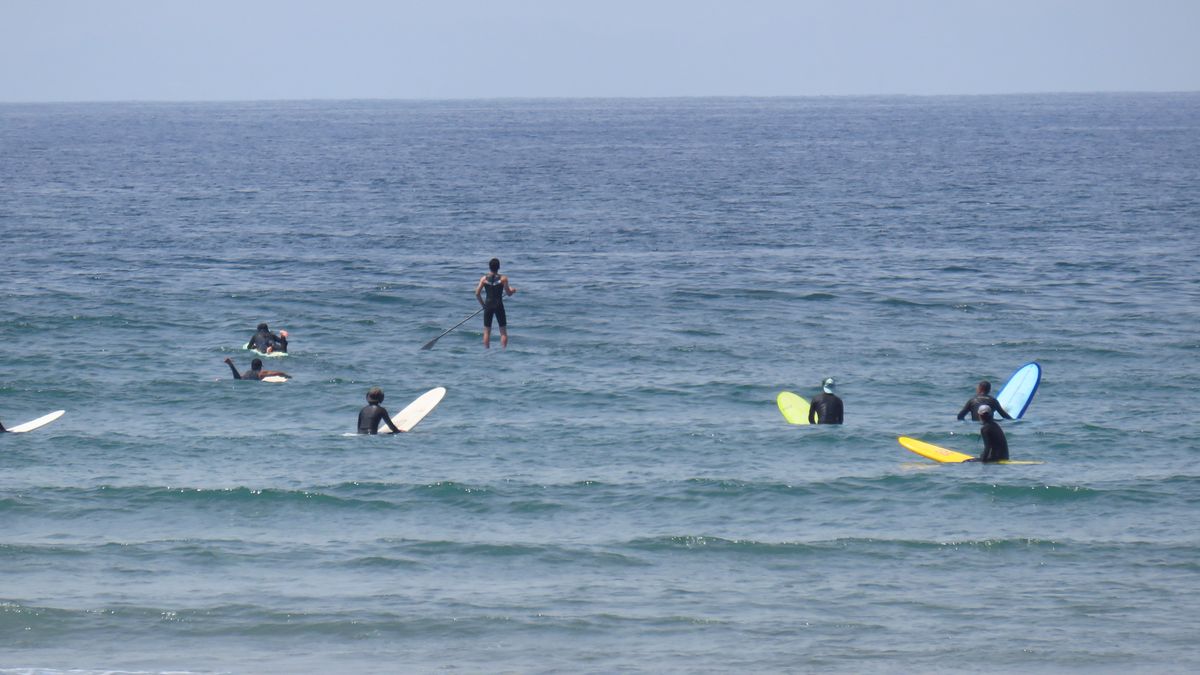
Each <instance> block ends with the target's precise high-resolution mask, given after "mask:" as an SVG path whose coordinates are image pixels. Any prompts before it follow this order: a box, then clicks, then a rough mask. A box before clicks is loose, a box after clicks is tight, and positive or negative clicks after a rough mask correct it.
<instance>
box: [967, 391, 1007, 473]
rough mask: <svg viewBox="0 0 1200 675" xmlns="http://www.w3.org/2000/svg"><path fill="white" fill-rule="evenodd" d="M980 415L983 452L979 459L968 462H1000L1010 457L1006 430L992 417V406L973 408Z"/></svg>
mask: <svg viewBox="0 0 1200 675" xmlns="http://www.w3.org/2000/svg"><path fill="white" fill-rule="evenodd" d="M972 412H974V413H975V414H976V415H978V416H979V421H980V422H982V423H983V425H982V426H980V427H979V433H980V435H982V436H983V454H982V455H980V456H979V459H969V460H967V461H968V462H999V461H1001V460H1005V459H1008V439H1007V438H1005V436H1004V430H1003V429H1001V428H1000V425H999V424H997V423H996V420H994V419H992V408H991V406H988V405H981V406H979V408H978V409H976V410H973V411H972Z"/></svg>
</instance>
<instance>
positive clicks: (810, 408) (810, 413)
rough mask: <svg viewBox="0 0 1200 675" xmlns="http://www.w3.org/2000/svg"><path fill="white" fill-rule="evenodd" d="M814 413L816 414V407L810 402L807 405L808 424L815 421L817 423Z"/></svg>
mask: <svg viewBox="0 0 1200 675" xmlns="http://www.w3.org/2000/svg"><path fill="white" fill-rule="evenodd" d="M816 414H817V409H816V407H815V406H813V405H811V404H810V405H809V406H808V423H809V424H816V423H817V417H816Z"/></svg>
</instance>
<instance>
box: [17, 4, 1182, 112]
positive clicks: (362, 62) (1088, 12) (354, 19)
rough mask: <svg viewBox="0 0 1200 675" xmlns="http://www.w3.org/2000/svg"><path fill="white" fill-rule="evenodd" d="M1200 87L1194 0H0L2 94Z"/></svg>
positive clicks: (88, 97) (217, 96) (453, 94)
mask: <svg viewBox="0 0 1200 675" xmlns="http://www.w3.org/2000/svg"><path fill="white" fill-rule="evenodd" d="M1096 91H1104V92H1117V91H1139V92H1146V91H1200V0H986V1H985V0H822V1H816V0H790V1H789V0H727V1H717V0H491V1H488V0H424V1H410V0H326V1H318V0H192V1H183V0H103V1H101V0H0V102H56V101H210V100H216V101H222V100H225V101H227V100H242V101H244V100H279V99H474V98H527V97H677V96H845V95H874V94H910V95H942V94H1001V93H1041V92H1096Z"/></svg>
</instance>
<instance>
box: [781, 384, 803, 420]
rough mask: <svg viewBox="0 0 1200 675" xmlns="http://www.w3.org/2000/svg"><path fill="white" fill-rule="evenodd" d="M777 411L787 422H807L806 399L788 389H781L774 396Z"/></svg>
mask: <svg viewBox="0 0 1200 675" xmlns="http://www.w3.org/2000/svg"><path fill="white" fill-rule="evenodd" d="M775 403H776V404H778V405H779V412H781V413H783V419H785V420H787V421H788V423H789V424H808V401H806V400H804V398H803V397H802V396H797V395H796V394H793V393H792V392H790V391H781V392H779V395H778V396H776V397H775Z"/></svg>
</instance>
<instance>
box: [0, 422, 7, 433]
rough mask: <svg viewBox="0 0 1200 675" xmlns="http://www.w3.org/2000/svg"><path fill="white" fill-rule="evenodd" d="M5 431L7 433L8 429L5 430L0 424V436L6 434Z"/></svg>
mask: <svg viewBox="0 0 1200 675" xmlns="http://www.w3.org/2000/svg"><path fill="white" fill-rule="evenodd" d="M6 431H8V429H5V428H4V423H3V422H0V434H2V433H4V432H6Z"/></svg>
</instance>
